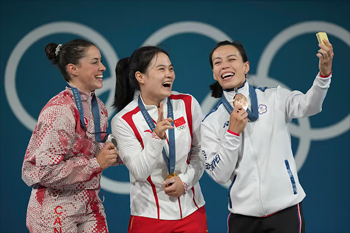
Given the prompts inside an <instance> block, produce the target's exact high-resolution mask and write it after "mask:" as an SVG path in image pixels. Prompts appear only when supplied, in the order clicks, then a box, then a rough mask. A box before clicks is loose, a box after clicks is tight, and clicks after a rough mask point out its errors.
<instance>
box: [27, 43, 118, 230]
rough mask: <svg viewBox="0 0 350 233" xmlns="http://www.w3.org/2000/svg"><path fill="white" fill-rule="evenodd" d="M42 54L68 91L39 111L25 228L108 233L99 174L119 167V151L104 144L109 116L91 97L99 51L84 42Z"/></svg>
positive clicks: (99, 73)
mask: <svg viewBox="0 0 350 233" xmlns="http://www.w3.org/2000/svg"><path fill="white" fill-rule="evenodd" d="M45 51H46V55H47V57H48V59H49V60H51V62H52V64H54V65H56V66H57V67H58V68H59V70H60V71H61V73H62V76H63V78H64V79H65V80H66V82H67V87H66V88H65V90H63V91H61V92H60V93H59V94H57V95H56V96H55V97H53V98H52V99H51V100H50V101H49V102H48V103H47V104H46V105H45V107H44V108H43V109H42V111H41V113H40V115H39V119H38V123H37V125H36V127H35V129H34V131H33V134H32V137H31V139H30V142H29V145H28V148H27V151H26V154H25V158H24V161H23V167H22V179H23V180H24V182H25V183H26V184H27V185H28V186H31V187H33V188H32V193H31V196H30V200H29V204H28V210H27V227H28V229H29V231H30V232H100V233H102V232H108V227H107V221H106V215H105V210H104V207H103V204H102V202H101V200H100V198H99V192H100V180H101V174H102V170H104V169H106V168H108V167H109V166H111V165H114V164H117V158H118V151H117V150H116V149H115V146H114V145H113V144H112V143H106V144H104V143H103V141H104V139H105V138H106V134H105V131H106V128H107V126H108V114H107V109H106V107H105V105H104V104H103V102H102V101H101V100H100V99H99V98H98V97H97V96H96V95H95V90H96V89H99V88H102V79H103V72H104V71H105V70H106V67H105V66H104V65H103V64H102V61H101V54H100V51H99V49H98V48H97V47H96V46H95V45H94V44H93V43H91V42H89V41H86V40H82V39H76V40H72V41H69V42H67V43H65V44H63V45H61V44H59V45H58V44H56V43H50V44H48V45H47V46H46V47H45ZM103 132H104V133H103ZM101 142H102V143H101Z"/></svg>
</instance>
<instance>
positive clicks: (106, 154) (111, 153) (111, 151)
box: [96, 142, 119, 170]
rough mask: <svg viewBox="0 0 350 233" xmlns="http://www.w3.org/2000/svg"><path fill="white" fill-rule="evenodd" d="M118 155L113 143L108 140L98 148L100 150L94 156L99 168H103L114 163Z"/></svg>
mask: <svg viewBox="0 0 350 233" xmlns="http://www.w3.org/2000/svg"><path fill="white" fill-rule="evenodd" d="M118 155H119V151H117V150H116V149H115V146H114V144H113V143H111V142H108V143H106V144H105V146H104V147H103V148H102V149H101V150H100V152H99V153H98V155H97V156H96V159H97V162H98V164H99V165H100V167H101V169H102V170H104V169H106V168H108V167H110V166H112V165H113V164H115V163H116V161H117V158H118Z"/></svg>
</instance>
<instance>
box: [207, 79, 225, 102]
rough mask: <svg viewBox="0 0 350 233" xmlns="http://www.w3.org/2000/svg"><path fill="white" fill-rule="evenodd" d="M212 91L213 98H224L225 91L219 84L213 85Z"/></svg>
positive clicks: (211, 86)
mask: <svg viewBox="0 0 350 233" xmlns="http://www.w3.org/2000/svg"><path fill="white" fill-rule="evenodd" d="M209 87H210V90H211V96H212V97H214V98H220V97H221V96H222V93H223V90H222V87H221V86H220V84H219V82H218V81H216V82H215V83H213V84H211V85H210V86H209Z"/></svg>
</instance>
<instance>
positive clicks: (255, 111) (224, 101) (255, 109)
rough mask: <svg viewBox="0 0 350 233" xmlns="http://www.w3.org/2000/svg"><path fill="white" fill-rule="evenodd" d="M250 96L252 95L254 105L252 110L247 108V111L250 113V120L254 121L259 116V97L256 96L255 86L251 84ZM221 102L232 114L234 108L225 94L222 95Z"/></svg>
mask: <svg viewBox="0 0 350 233" xmlns="http://www.w3.org/2000/svg"><path fill="white" fill-rule="evenodd" d="M249 97H250V102H251V106H252V111H250V110H249V109H247V113H248V119H249V121H252V122H253V121H256V120H257V119H258V118H259V114H258V99H257V97H256V93H255V90H254V88H253V87H251V86H249ZM221 102H222V104H223V105H224V107H225V109H226V111H227V112H228V114H231V113H232V111H233V109H234V108H233V107H232V106H231V104H230V103H229V102H228V101H227V99H226V98H225V96H224V95H222V97H221Z"/></svg>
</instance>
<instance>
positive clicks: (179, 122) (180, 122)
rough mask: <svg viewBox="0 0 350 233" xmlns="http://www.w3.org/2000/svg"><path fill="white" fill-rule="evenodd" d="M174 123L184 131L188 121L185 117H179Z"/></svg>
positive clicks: (178, 128)
mask: <svg viewBox="0 0 350 233" xmlns="http://www.w3.org/2000/svg"><path fill="white" fill-rule="evenodd" d="M174 125H175V127H176V129H177V130H179V131H182V130H184V129H185V128H186V127H187V124H186V121H185V118H184V117H180V118H177V119H176V120H175V121H174Z"/></svg>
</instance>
